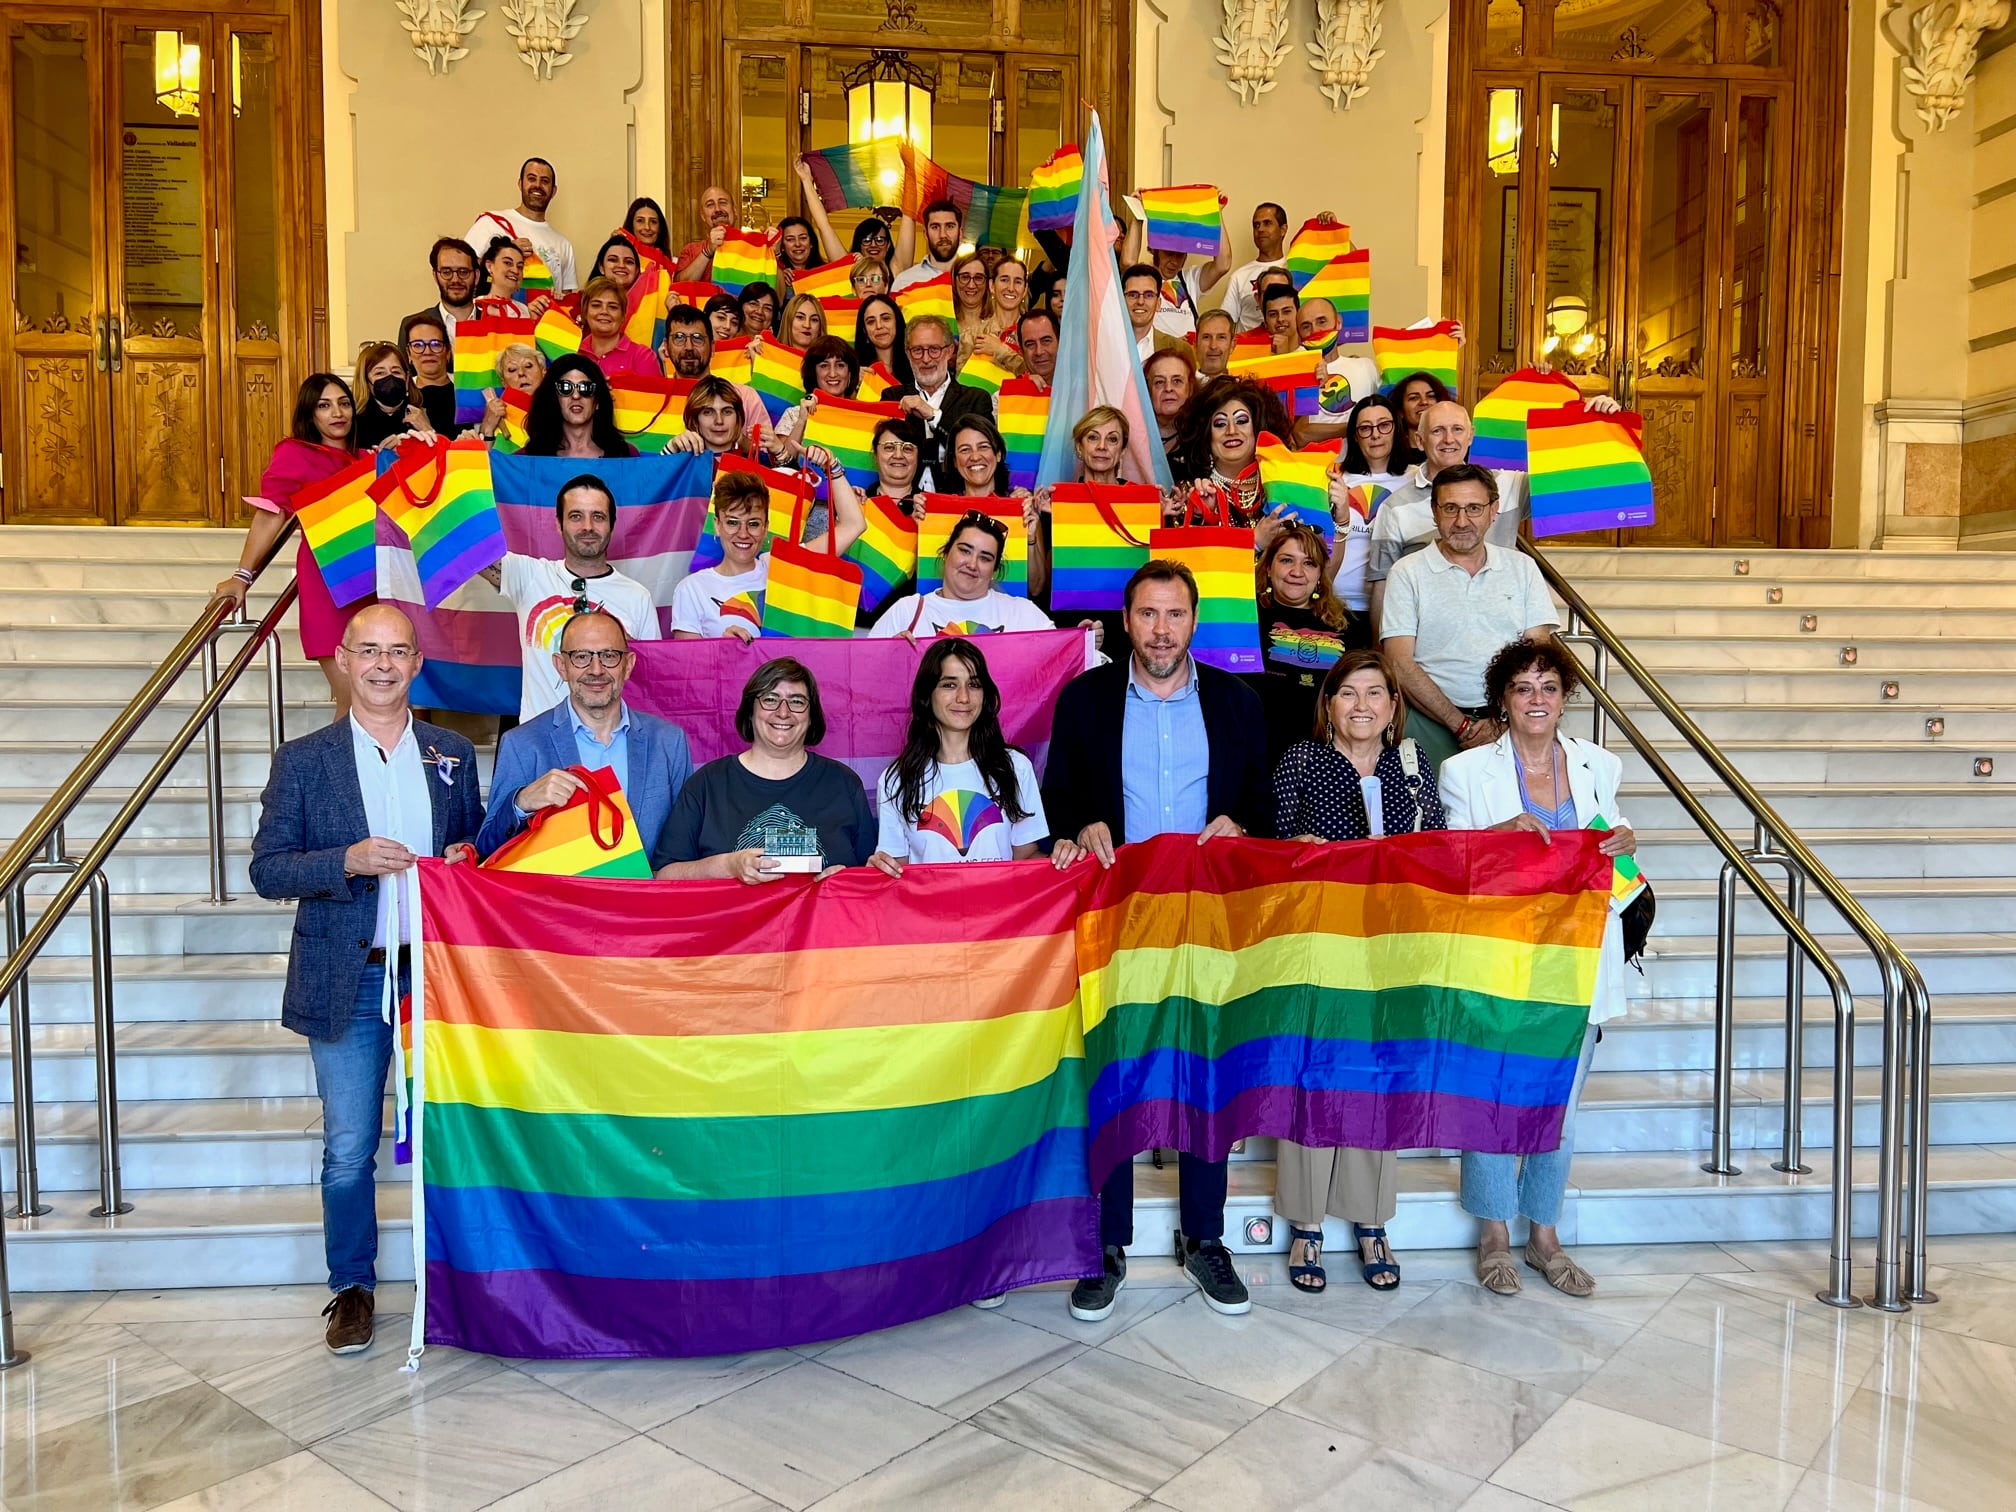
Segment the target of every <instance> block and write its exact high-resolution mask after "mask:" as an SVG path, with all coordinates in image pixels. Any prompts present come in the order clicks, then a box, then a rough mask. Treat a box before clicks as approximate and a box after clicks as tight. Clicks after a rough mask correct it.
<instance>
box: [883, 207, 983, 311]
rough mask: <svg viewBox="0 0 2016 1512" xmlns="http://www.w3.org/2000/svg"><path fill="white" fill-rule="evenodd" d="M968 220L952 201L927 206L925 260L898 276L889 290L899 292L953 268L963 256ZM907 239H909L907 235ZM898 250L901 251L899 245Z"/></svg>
mask: <svg viewBox="0 0 2016 1512" xmlns="http://www.w3.org/2000/svg"><path fill="white" fill-rule="evenodd" d="M964 227H965V220H964V218H963V217H962V216H961V215H960V213H959V207H958V206H957V205H955V204H953V203H952V201H950V200H933V201H932V202H931V203H930V204H928V205H926V206H925V207H924V251H925V254H926V255H925V258H924V260H923V261H922V262H920V263H917V264H915V265H913V266H911V267H908V268H905V269H904V270H903V271H902V272H901V273H898V274H897V275H896V282H895V283H893V284H892V285H890V289H889V292H890V293H892V294H894V293H899V292H901V291H902V290H904V289H907V288H909V287H910V285H912V284H918V283H922V282H924V280H925V279H927V278H936V277H937V276H938V275H939V274H940V273H950V272H951V271H952V259H953V258H955V257H957V256H958V255H959V237H960V235H961V233H962V231H963V230H964ZM913 234H914V233H913ZM906 239H907V238H906ZM898 251H899V252H900V251H901V248H900V246H899V248H898Z"/></svg>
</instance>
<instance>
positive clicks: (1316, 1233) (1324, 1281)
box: [1288, 1223, 1330, 1292]
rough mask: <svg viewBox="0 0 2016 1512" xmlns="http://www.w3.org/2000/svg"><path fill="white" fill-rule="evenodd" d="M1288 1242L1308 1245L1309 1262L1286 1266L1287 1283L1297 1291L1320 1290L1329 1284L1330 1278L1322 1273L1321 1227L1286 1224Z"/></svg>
mask: <svg viewBox="0 0 2016 1512" xmlns="http://www.w3.org/2000/svg"><path fill="white" fill-rule="evenodd" d="M1288 1243H1289V1244H1290V1245H1295V1244H1306V1245H1308V1246H1309V1263H1308V1264H1306V1265H1296V1264H1293V1263H1292V1262H1291V1263H1290V1264H1289V1266H1288V1284H1289V1285H1291V1286H1293V1287H1294V1288H1295V1289H1296V1290H1297V1291H1305V1292H1320V1291H1321V1290H1323V1288H1324V1287H1326V1286H1328V1285H1329V1284H1330V1278H1329V1277H1328V1276H1326V1275H1324V1273H1323V1265H1322V1260H1323V1231H1322V1230H1321V1229H1300V1228H1297V1227H1295V1225H1294V1224H1292V1223H1291V1224H1289V1225H1288Z"/></svg>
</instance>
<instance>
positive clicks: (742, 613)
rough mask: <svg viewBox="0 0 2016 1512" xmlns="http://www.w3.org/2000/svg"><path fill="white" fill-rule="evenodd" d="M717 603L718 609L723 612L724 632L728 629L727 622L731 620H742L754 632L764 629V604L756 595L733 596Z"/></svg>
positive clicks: (738, 594)
mask: <svg viewBox="0 0 2016 1512" xmlns="http://www.w3.org/2000/svg"><path fill="white" fill-rule="evenodd" d="M716 602H717V607H719V609H720V610H721V619H722V622H723V624H722V628H723V629H724V630H725V629H726V628H727V621H729V620H741V621H742V622H743V623H744V624H746V625H748V626H749V628H750V629H752V630H760V629H762V628H763V604H762V601H761V600H759V599H758V598H757V597H756V595H755V594H753V593H737V594H732V595H730V596H729V597H727V598H725V599H720V600H717V601H716Z"/></svg>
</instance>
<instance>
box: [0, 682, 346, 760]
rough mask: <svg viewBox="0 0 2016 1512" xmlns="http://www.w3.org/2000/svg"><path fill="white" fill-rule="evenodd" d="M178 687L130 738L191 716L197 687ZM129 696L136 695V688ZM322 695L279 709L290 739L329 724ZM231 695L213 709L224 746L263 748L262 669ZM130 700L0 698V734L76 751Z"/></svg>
mask: <svg viewBox="0 0 2016 1512" xmlns="http://www.w3.org/2000/svg"><path fill="white" fill-rule="evenodd" d="M309 675H310V676H312V677H313V678H314V679H315V680H316V681H317V682H318V683H319V682H321V681H322V674H321V672H320V671H319V670H316V671H311V672H310V674H309ZM183 682H184V683H185V685H186V691H185V690H184V689H178V690H177V692H178V693H181V694H183V696H180V697H177V698H172V699H164V700H163V701H162V703H161V704H160V705H159V706H158V707H157V708H156V709H155V710H154V712H153V713H152V714H150V715H149V716H148V717H147V719H146V720H145V722H143V723H142V724H141V726H140V730H139V733H138V735H137V737H136V738H137V739H138V740H140V741H150V740H152V741H165V740H167V739H168V737H170V736H171V735H173V734H174V733H175V732H176V731H177V730H179V729H180V728H181V727H182V726H183V724H184V723H186V722H187V720H188V718H189V716H190V715H191V714H192V713H194V712H195V709H196V702H197V698H198V696H199V694H200V691H201V687H202V684H201V683H200V681H199V680H198V679H197V678H194V677H190V678H185V679H183ZM134 691H136V692H137V691H138V689H137V687H136V688H135V690H134ZM327 692H328V690H327V688H326V687H325V688H324V689H323V695H324V696H322V697H320V698H312V699H309V698H298V699H297V698H292V697H290V698H288V699H287V701H286V702H285V704H284V705H283V707H282V711H281V719H282V721H283V722H284V724H285V728H286V732H287V734H288V735H289V736H290V737H292V736H295V735H305V734H307V733H308V732H309V731H310V730H314V729H317V728H319V727H320V726H322V725H324V724H327V723H328V722H329V716H330V712H331V706H330V703H329V699H328V697H327ZM232 695H233V696H232V697H230V698H229V699H228V700H227V701H226V702H225V704H224V706H223V708H222V709H221V710H219V713H220V714H221V716H222V723H223V726H224V739H225V740H226V741H227V742H233V741H236V742H244V743H247V744H259V743H263V742H264V741H265V740H266V738H267V713H266V677H265V672H264V670H263V669H261V670H260V671H259V672H258V673H257V674H256V675H248V676H246V677H245V678H243V679H241V680H240V682H239V685H238V686H237V687H236V688H234V689H233V690H232ZM130 697H131V695H130V694H129V695H128V698H127V699H113V698H95V697H90V696H88V695H85V694H83V693H82V692H80V693H78V694H77V695H75V696H72V697H62V696H54V697H50V696H43V697H36V698H7V697H0V734H7V735H12V734H15V733H17V732H18V733H19V734H22V735H27V734H31V733H32V734H33V735H34V737H35V738H36V740H38V741H50V740H57V741H65V742H69V743H71V744H72V746H73V748H76V749H82V748H85V747H88V746H89V745H90V744H91V743H92V742H94V741H95V740H97V739H98V737H99V736H101V735H103V734H104V733H105V732H106V730H108V729H110V728H111V726H112V721H113V720H114V719H116V718H118V717H119V714H120V712H121V711H122V710H123V709H124V708H125V707H126V704H127V702H128V699H130Z"/></svg>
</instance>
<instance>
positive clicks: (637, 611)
mask: <svg viewBox="0 0 2016 1512" xmlns="http://www.w3.org/2000/svg"><path fill="white" fill-rule="evenodd" d="M502 567H503V570H502V572H501V573H500V574H499V577H498V583H497V587H498V590H499V591H500V592H501V593H502V594H503V595H504V597H506V598H507V599H509V600H511V607H512V608H513V609H514V610H516V611H517V618H518V642H519V645H520V647H521V648H522V649H523V652H524V656H525V675H524V679H523V683H522V685H521V689H520V692H519V694H518V718H519V720H520V721H524V720H528V719H532V718H534V717H535V716H537V715H540V714H544V713H545V712H546V711H547V710H548V709H550V708H552V707H553V706H554V705H555V704H557V703H559V702H560V700H561V699H563V698H565V697H566V696H567V684H566V683H564V682H562V681H561V679H560V674H559V673H558V672H556V671H555V670H554V668H553V653H554V652H556V651H558V650H559V649H560V632H561V631H562V630H565V629H566V628H567V621H569V620H570V619H572V618H573V617H574V615H575V613H576V608H575V604H576V601H577V600H585V601H586V603H587V605H588V607H589V608H591V609H600V610H603V611H604V612H606V613H609V614H613V615H615V616H616V620H617V622H618V623H619V624H621V625H622V626H623V628H624V630H625V631H626V632H628V634H629V636H630V639H632V640H657V639H658V638H659V636H658V609H657V606H656V605H654V604H653V603H652V602H651V591H650V590H649V589H648V588H646V587H645V586H644V585H643V584H642V583H640V582H638V581H637V580H636V579H635V578H632V577H625V576H624V575H623V574H622V573H620V572H618V571H616V570H615V569H614V568H613V567H612V568H610V570H609V571H608V573H607V574H606V575H605V576H602V577H593V578H577V577H575V575H574V574H573V573H572V572H570V571H568V570H567V564H566V563H565V562H555V561H552V560H550V559H548V558H545V557H529V556H520V555H518V553H517V552H515V551H512V552H506V553H505V555H504V561H503V564H502ZM577 582H578V583H580V584H581V590H580V592H578V593H577V592H576V591H575V589H574V585H575V583H577Z"/></svg>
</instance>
